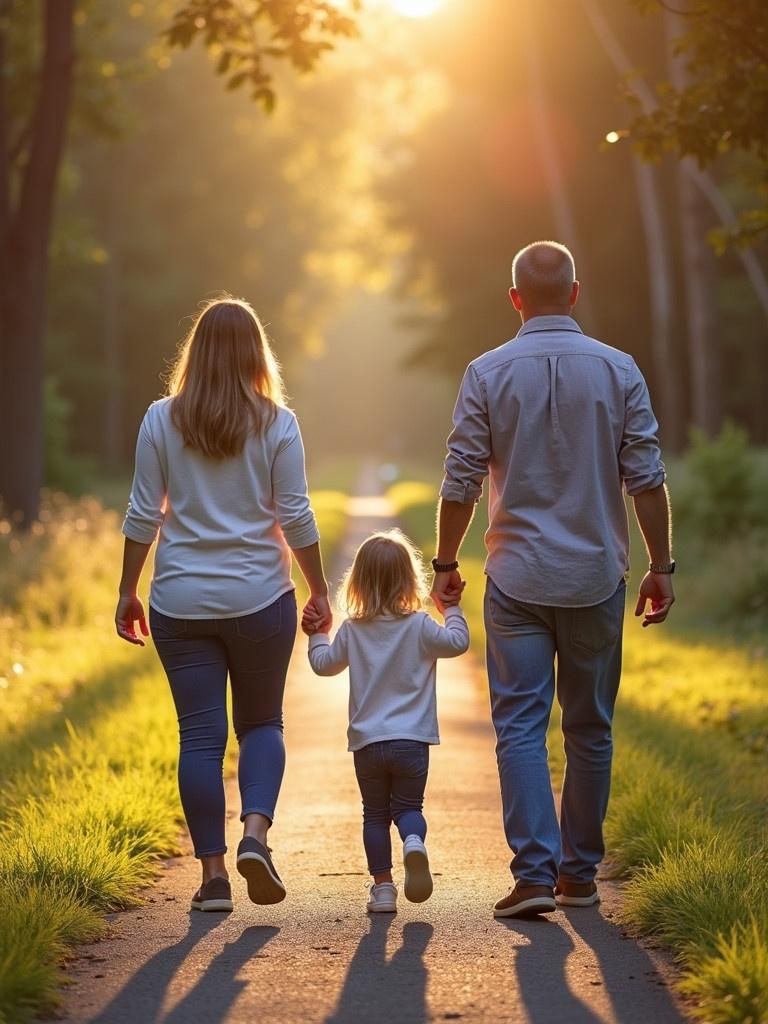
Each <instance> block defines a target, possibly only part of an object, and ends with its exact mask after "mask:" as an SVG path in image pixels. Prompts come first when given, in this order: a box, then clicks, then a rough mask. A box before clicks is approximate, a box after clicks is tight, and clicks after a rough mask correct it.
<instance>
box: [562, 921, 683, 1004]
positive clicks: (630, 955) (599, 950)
mask: <svg viewBox="0 0 768 1024" xmlns="http://www.w3.org/2000/svg"><path fill="white" fill-rule="evenodd" d="M563 911H564V913H565V916H566V917H567V919H568V923H569V924H570V926H571V928H572V929H573V931H574V932H575V933H576V934H577V935H578V936H579V938H580V939H581V940H582V942H583V943H584V944H585V946H587V947H588V948H589V949H590V950H591V951H592V953H593V954H594V957H595V960H596V962H597V963H598V965H599V967H600V971H601V975H602V977H601V981H602V982H603V985H604V987H605V991H606V993H607V995H608V998H609V1000H610V1002H611V1005H612V1007H613V1011H614V1015H615V1017H616V1020H620V1021H621V1022H622V1024H646V1022H647V1021H649V1020H652V1021H653V1022H654V1024H681V1022H682V1021H683V1020H684V1017H683V1016H682V1014H681V1013H680V1011H679V1010H678V1008H677V1006H676V1004H675V1001H674V1000H673V998H672V996H671V994H670V992H669V989H668V988H667V986H666V985H665V984H663V983H662V982H661V979H660V978H658V977H657V971H656V967H655V966H654V963H653V961H652V960H651V958H650V957H649V956H648V954H647V953H646V952H645V950H644V949H642V947H641V946H639V945H638V944H637V943H636V942H632V941H626V940H624V937H623V936H624V933H623V932H622V930H621V928H619V927H618V926H617V925H615V924H613V923H612V922H611V921H609V920H606V918H605V917H603V915H602V914H601V912H600V910H599V908H598V907H576V908H574V907H571V908H568V907H564V908H563ZM641 992H642V997H641V996H640V993H641Z"/></svg>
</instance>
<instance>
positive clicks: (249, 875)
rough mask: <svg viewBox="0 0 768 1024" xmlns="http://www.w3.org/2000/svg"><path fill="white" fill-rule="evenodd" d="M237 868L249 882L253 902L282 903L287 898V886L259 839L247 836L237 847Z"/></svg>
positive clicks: (249, 891) (249, 893) (250, 896)
mask: <svg viewBox="0 0 768 1024" xmlns="http://www.w3.org/2000/svg"><path fill="white" fill-rule="evenodd" d="M237 870H238V871H239V872H240V874H241V875H242V876H243V878H244V879H245V880H246V882H247V883H248V896H249V898H250V899H251V901H252V902H253V903H280V901H281V900H284V899H285V886H284V885H283V883H282V882H281V880H280V875H278V873H277V871H275V865H274V864H273V863H272V858H271V857H270V855H269V850H268V849H267V847H266V846H264V844H263V843H260V842H259V841H258V839H252V838H251V837H250V836H246V837H245V838H244V839H242V840H241V841H240V845H239V846H238V848H237Z"/></svg>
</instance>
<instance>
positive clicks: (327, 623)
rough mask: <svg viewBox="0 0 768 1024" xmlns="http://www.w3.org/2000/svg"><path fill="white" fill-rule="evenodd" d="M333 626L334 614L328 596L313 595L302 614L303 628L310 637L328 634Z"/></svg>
mask: <svg viewBox="0 0 768 1024" xmlns="http://www.w3.org/2000/svg"><path fill="white" fill-rule="evenodd" d="M332 625H333V612H332V611H331V602H330V601H329V600H328V595H327V594H313V595H312V596H311V597H310V599H309V600H308V601H307V603H306V604H305V605H304V611H303V612H302V614H301V628H302V629H303V630H304V632H305V633H306V634H307V635H308V636H310V635H311V634H312V633H328V632H330V629H331V626H332Z"/></svg>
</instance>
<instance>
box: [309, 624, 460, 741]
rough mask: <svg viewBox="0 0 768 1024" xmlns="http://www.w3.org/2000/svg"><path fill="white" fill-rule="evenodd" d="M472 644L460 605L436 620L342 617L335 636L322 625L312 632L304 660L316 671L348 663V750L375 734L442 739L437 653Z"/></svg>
mask: <svg viewBox="0 0 768 1024" xmlns="http://www.w3.org/2000/svg"><path fill="white" fill-rule="evenodd" d="M468 647H469V628H468V627H467V621H466V619H465V618H464V613H463V612H462V611H461V609H460V608H455V607H454V608H446V611H445V625H444V626H441V625H439V624H438V623H437V622H435V620H434V619H433V618H431V617H430V616H429V615H427V614H426V612H413V613H411V614H410V615H379V616H377V617H376V618H375V619H370V620H366V621H363V620H360V619H346V620H345V621H344V622H343V623H342V624H341V626H340V627H339V631H338V633H337V634H336V636H335V638H334V641H333V643H331V642H330V638H329V637H328V635H327V634H326V633H316V634H315V635H314V636H311V637H310V638H309V661H310V664H311V665H312V668H313V669H314V670H315V672H317V674H318V675H321V676H333V675H337V674H338V673H339V672H343V671H344V669H345V668H349V730H348V733H347V735H348V738H349V750H359V749H360V748H361V747H366V746H368V744H369V743H378V742H379V741H380V740H421V741H422V742H423V743H439V742H440V734H439V730H438V725H437V697H436V693H435V679H436V663H437V659H438V658H455V657H456V656H457V655H459V654H463V653H464V651H466V649H467V648H468Z"/></svg>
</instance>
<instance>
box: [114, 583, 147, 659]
mask: <svg viewBox="0 0 768 1024" xmlns="http://www.w3.org/2000/svg"><path fill="white" fill-rule="evenodd" d="M136 622H138V623H139V629H140V630H141V632H142V634H143V635H144V636H149V630H148V629H147V620H146V618H145V617H144V606H143V605H142V603H141V601H140V600H139V598H138V597H137V596H136V594H125V595H123V594H121V595H120V600H119V601H118V602H117V611H116V612H115V627H116V628H117V635H118V636H119V637H122V639H123V640H127V641H128V643H129V644H137V645H138V646H139V647H143V646H144V641H143V640H142V639H141V637H140V636H139V634H138V633H137V632H136V626H135V623H136Z"/></svg>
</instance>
